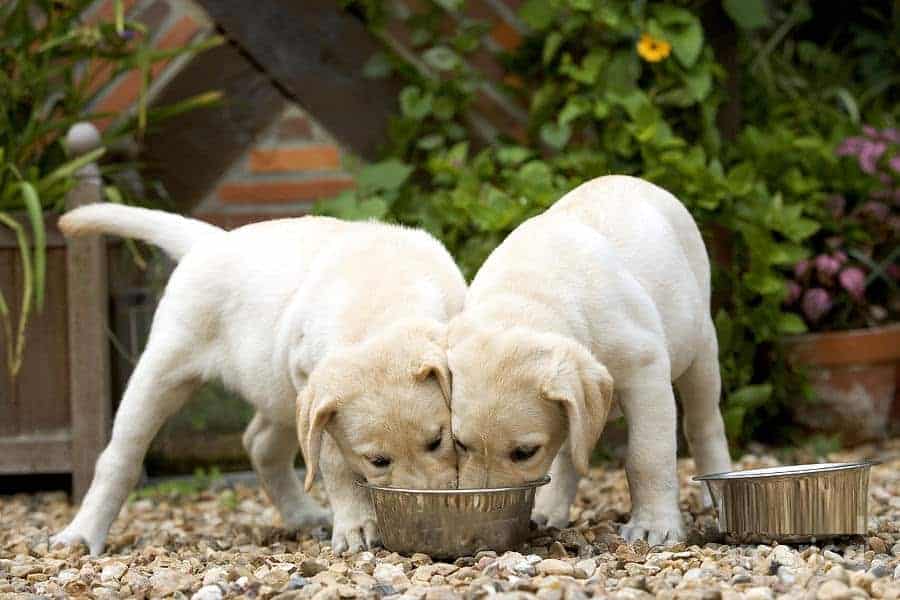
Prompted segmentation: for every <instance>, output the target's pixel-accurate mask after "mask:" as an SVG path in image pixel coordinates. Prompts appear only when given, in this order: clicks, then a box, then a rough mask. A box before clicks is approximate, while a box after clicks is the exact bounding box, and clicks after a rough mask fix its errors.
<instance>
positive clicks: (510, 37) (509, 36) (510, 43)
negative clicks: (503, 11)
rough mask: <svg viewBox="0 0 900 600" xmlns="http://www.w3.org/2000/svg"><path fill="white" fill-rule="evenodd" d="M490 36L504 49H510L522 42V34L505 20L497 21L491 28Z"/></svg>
mask: <svg viewBox="0 0 900 600" xmlns="http://www.w3.org/2000/svg"><path fill="white" fill-rule="evenodd" d="M491 38H492V39H493V40H494V41H495V42H497V44H499V45H500V47H501V48H503V49H504V50H508V51H512V50H515V49H516V48H518V47H519V45H520V44H521V43H522V34H520V33H519V32H518V31H517V30H516V29H515V27H513V26H512V25H510V24H509V23H507V22H506V21H502V20H501V21H498V22H497V24H496V25H494V28H493V29H491Z"/></svg>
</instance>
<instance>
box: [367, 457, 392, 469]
mask: <svg viewBox="0 0 900 600" xmlns="http://www.w3.org/2000/svg"><path fill="white" fill-rule="evenodd" d="M367 458H368V460H369V462H370V463H372V466H373V467H377V468H379V469H384V468H385V467H389V466H391V459H389V458H388V457H386V456H370V457H367Z"/></svg>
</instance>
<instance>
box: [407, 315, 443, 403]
mask: <svg viewBox="0 0 900 600" xmlns="http://www.w3.org/2000/svg"><path fill="white" fill-rule="evenodd" d="M419 331H420V332H422V333H423V334H424V335H425V341H424V345H423V348H422V353H423V355H424V356H423V358H422V362H421V364H420V366H419V367H417V369H416V372H415V377H416V380H417V381H419V382H422V381H425V380H426V379H428V378H429V377H434V378H435V379H436V380H437V382H438V385H439V386H441V393H442V394H443V395H444V400H445V401H446V402H447V407H448V408H449V407H450V367H449V365H448V364H447V326H446V325H444V324H442V323H437V322H434V323H428V324H427V325H423V326H422V327H421V329H419Z"/></svg>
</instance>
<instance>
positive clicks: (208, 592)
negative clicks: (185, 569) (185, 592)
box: [191, 585, 223, 600]
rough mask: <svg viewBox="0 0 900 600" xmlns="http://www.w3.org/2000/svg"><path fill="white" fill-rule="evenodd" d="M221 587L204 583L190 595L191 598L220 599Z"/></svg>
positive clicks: (199, 599) (195, 599)
mask: <svg viewBox="0 0 900 600" xmlns="http://www.w3.org/2000/svg"><path fill="white" fill-rule="evenodd" d="M222 597H223V596H222V588H220V587H219V586H217V585H204V586H203V587H202V588H200V589H199V590H197V591H196V592H195V593H194V595H192V596H191V600H222Z"/></svg>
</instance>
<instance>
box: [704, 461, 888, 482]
mask: <svg viewBox="0 0 900 600" xmlns="http://www.w3.org/2000/svg"><path fill="white" fill-rule="evenodd" d="M878 464H880V461H878V460H872V459H866V460H862V461H857V462H836V463H808V464H800V465H780V466H777V467H762V468H759V469H744V470H741V471H723V472H721V473H709V474H707V475H696V476H695V477H693V480H694V481H729V480H734V479H771V478H774V477H793V476H802V475H817V474H819V473H831V472H834V471H851V470H854V469H868V468H871V467H873V466H875V465H878Z"/></svg>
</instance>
